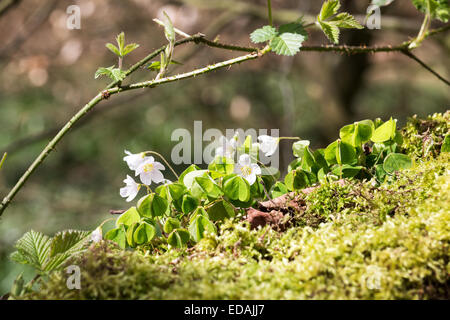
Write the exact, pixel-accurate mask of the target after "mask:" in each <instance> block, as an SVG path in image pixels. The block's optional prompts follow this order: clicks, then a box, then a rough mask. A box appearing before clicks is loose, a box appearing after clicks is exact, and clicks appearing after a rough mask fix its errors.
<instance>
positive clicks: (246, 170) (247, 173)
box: [234, 154, 261, 185]
mask: <svg viewBox="0 0 450 320" xmlns="http://www.w3.org/2000/svg"><path fill="white" fill-rule="evenodd" d="M234 172H235V173H236V174H238V175H239V176H241V177H242V178H244V179H245V180H247V181H248V183H249V184H250V185H252V184H254V183H255V181H256V175H260V174H261V168H260V167H259V166H258V165H257V164H256V163H252V161H251V158H250V156H249V155H248V154H243V155H241V156H240V157H239V162H238V163H237V164H236V166H235V169H234Z"/></svg>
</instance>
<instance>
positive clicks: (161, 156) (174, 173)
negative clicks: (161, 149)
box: [144, 151, 180, 180]
mask: <svg viewBox="0 0 450 320" xmlns="http://www.w3.org/2000/svg"><path fill="white" fill-rule="evenodd" d="M144 153H145V154H154V155H156V156H158V157H159V158H161V159H162V160H163V161H164V163H165V164H166V165H167V166H168V167H169V169H170V170H171V171H172V173H173V175H174V176H175V177H176V178H177V180H178V179H180V177H179V176H178V175H177V173H176V171H175V170H174V169H173V168H172V166H171V165H170V164H169V162H168V161H167V160H166V158H164V157H163V155H162V154H160V153H158V152H156V151H145V152H144Z"/></svg>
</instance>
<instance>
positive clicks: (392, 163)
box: [383, 153, 412, 173]
mask: <svg viewBox="0 0 450 320" xmlns="http://www.w3.org/2000/svg"><path fill="white" fill-rule="evenodd" d="M411 167H412V160H411V158H410V157H408V156H407V155H405V154H401V153H390V154H389V155H388V156H387V157H386V159H384V162H383V169H384V171H386V172H387V173H394V172H395V171H399V170H402V169H409V168H411Z"/></svg>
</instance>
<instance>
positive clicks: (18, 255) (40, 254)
mask: <svg viewBox="0 0 450 320" xmlns="http://www.w3.org/2000/svg"><path fill="white" fill-rule="evenodd" d="M51 242H52V239H51V238H50V237H48V236H46V235H44V234H42V233H40V232H36V231H34V230H31V231H29V232H27V233H25V234H24V235H23V236H22V238H20V239H19V240H18V241H17V242H16V245H15V247H16V249H17V251H16V252H14V253H13V254H12V255H11V259H12V260H13V261H15V262H17V263H20V264H28V265H31V266H33V267H34V268H36V269H37V270H38V271H41V272H42V271H44V270H45V264H46V263H47V260H48V258H49V256H50V250H51Z"/></svg>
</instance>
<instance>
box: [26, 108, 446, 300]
mask: <svg viewBox="0 0 450 320" xmlns="http://www.w3.org/2000/svg"><path fill="white" fill-rule="evenodd" d="M448 131H449V112H447V114H445V115H434V116H433V117H430V118H429V119H426V120H418V119H411V120H410V121H409V122H408V124H407V126H406V127H405V129H404V130H403V135H404V142H403V146H404V148H405V150H406V151H407V153H408V154H410V155H412V156H413V157H414V158H415V164H414V167H413V168H412V169H409V170H404V171H400V172H398V173H397V174H396V178H395V179H392V180H391V181H389V182H386V183H384V184H382V185H381V186H375V185H373V183H372V182H370V181H368V182H366V181H363V182H361V181H348V182H347V183H345V184H338V183H330V184H325V185H322V186H320V187H318V188H317V189H316V190H314V191H313V192H312V193H310V194H308V195H307V196H306V197H305V202H306V211H302V212H301V213H299V214H298V216H295V217H294V219H293V220H294V223H292V224H291V226H290V227H289V228H288V229H287V230H285V231H283V232H280V231H276V230H273V229H271V228H270V227H269V226H266V227H264V228H259V229H256V230H250V227H249V225H248V223H247V222H245V221H242V219H241V220H238V219H236V220H234V221H233V220H229V221H227V222H226V223H224V224H223V225H222V226H221V228H220V232H219V234H218V235H217V236H209V237H207V238H205V239H203V240H202V241H201V242H200V243H198V244H197V245H196V246H194V247H192V248H189V249H185V250H170V251H167V252H159V253H158V252H156V251H155V250H152V249H150V248H140V249H139V250H134V251H131V250H125V251H124V250H121V249H119V248H117V247H116V246H115V245H114V244H113V243H111V242H100V243H98V244H95V245H92V246H91V247H89V249H88V250H87V251H86V252H85V253H84V254H83V255H81V256H78V257H76V258H74V260H73V261H70V263H69V264H77V265H78V266H80V268H81V290H69V289H68V288H67V286H66V281H67V277H68V275H67V273H65V272H64V271H60V272H54V273H52V274H51V275H50V276H49V277H48V278H46V279H45V280H44V281H42V282H41V288H40V289H39V290H36V291H35V292H33V293H30V294H27V295H26V296H25V298H30V299H450V165H449V164H450V154H449V153H440V152H439V150H440V144H442V140H443V137H444V136H445V134H448ZM430 145H431V146H430Z"/></svg>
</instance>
